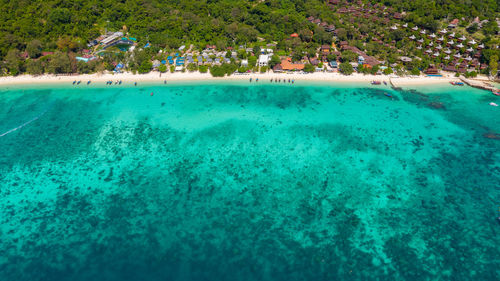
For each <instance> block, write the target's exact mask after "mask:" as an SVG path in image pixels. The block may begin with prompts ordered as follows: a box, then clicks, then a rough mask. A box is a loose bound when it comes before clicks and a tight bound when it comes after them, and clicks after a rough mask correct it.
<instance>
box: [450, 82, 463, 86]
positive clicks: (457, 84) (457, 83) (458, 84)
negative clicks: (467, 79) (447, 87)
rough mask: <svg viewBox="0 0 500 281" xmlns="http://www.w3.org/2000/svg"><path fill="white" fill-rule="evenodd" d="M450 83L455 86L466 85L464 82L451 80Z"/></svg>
mask: <svg viewBox="0 0 500 281" xmlns="http://www.w3.org/2000/svg"><path fill="white" fill-rule="evenodd" d="M450 84H451V85H453V86H463V85H464V83H463V82H455V81H452V82H450Z"/></svg>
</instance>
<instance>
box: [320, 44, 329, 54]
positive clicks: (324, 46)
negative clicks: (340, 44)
mask: <svg viewBox="0 0 500 281" xmlns="http://www.w3.org/2000/svg"><path fill="white" fill-rule="evenodd" d="M320 51H321V52H322V53H324V54H329V53H330V46H329V45H323V46H321V49H320Z"/></svg>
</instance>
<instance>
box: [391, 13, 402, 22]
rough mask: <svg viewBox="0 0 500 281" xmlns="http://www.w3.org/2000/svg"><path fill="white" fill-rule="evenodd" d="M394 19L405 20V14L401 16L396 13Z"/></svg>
mask: <svg viewBox="0 0 500 281" xmlns="http://www.w3.org/2000/svg"><path fill="white" fill-rule="evenodd" d="M393 18H394V19H396V20H401V19H402V18H403V14H401V13H394V16H393Z"/></svg>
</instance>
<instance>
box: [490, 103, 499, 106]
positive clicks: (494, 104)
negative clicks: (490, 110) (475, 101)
mask: <svg viewBox="0 0 500 281" xmlns="http://www.w3.org/2000/svg"><path fill="white" fill-rule="evenodd" d="M490 105H491V106H498V104H496V103H494V102H490Z"/></svg>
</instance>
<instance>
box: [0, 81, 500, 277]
mask: <svg viewBox="0 0 500 281" xmlns="http://www.w3.org/2000/svg"><path fill="white" fill-rule="evenodd" d="M152 92H153V93H154V95H153V96H151V95H150V93H152ZM385 93H391V94H392V95H393V96H394V98H389V97H387V96H386V95H385ZM492 101H494V102H496V103H500V99H498V98H497V97H495V96H493V95H491V94H489V93H487V92H484V91H479V90H475V89H471V88H468V87H464V88H454V87H452V86H439V87H434V86H433V87H428V88H419V89H417V90H416V91H409V90H406V91H399V92H396V91H392V90H390V89H388V88H384V87H383V86H382V87H380V88H369V87H364V86H363V85H358V86H354V85H326V84H323V85H313V84H312V83H310V84H302V85H301V84H300V83H297V84H295V85H293V86H292V85H288V84H287V85H279V86H278V85H270V84H263V83H262V84H260V85H255V84H252V85H251V84H248V83H243V82H242V83H233V84H223V83H216V84H214V83H212V84H202V83H191V84H184V85H183V84H180V83H179V84H172V85H167V86H164V85H149V86H141V87H130V86H113V87H108V88H105V87H104V86H102V87H98V86H92V87H89V88H87V86H80V87H78V88H77V87H73V86H57V87H56V86H50V87H49V86H40V87H38V86H28V87H24V88H21V87H13V88H12V87H11V88H9V89H6V88H4V89H0V134H5V133H7V134H5V135H3V136H2V137H0V237H1V239H0V280H110V281H114V280H120V281H122V280H498V277H499V275H500V250H499V249H500V248H499V247H498V245H500V224H499V223H498V222H497V221H496V218H497V217H498V216H500V210H499V207H500V186H499V182H500V140H498V139H494V137H495V136H498V135H495V134H498V133H500V109H499V108H498V107H497V108H495V107H492V106H489V105H488V103H489V102H492ZM23 125H24V126H23ZM15 128H19V129H17V130H14V131H12V130H13V129H15ZM488 137H490V138H488Z"/></svg>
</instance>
